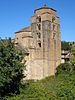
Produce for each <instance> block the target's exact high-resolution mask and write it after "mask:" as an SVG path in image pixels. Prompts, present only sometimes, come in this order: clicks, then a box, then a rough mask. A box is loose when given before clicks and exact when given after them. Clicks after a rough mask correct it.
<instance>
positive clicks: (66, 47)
mask: <svg viewBox="0 0 75 100" xmlns="http://www.w3.org/2000/svg"><path fill="white" fill-rule="evenodd" d="M61 49H62V50H71V45H70V44H69V42H66V41H62V42H61Z"/></svg>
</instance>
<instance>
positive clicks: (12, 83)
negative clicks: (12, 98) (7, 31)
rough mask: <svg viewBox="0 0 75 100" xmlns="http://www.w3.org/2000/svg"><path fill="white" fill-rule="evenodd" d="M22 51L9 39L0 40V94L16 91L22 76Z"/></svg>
mask: <svg viewBox="0 0 75 100" xmlns="http://www.w3.org/2000/svg"><path fill="white" fill-rule="evenodd" d="M22 58H23V57H22V52H20V51H19V50H18V51H17V50H16V48H15V46H14V44H13V43H12V41H11V39H6V40H0V96H5V95H9V94H11V93H18V92H19V86H20V83H21V79H22V78H23V66H24V65H23V64H22V63H21V61H22Z"/></svg>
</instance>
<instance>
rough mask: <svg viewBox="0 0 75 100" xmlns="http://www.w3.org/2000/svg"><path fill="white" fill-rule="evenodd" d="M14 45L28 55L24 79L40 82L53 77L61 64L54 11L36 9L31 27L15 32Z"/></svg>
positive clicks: (58, 29)
mask: <svg viewBox="0 0 75 100" xmlns="http://www.w3.org/2000/svg"><path fill="white" fill-rule="evenodd" d="M28 30H29V31H28ZM15 43H16V44H17V45H18V44H20V45H21V46H22V47H23V48H26V49H27V50H28V53H29V55H28V56H27V57H26V58H25V59H26V60H27V62H26V65H27V66H26V71H25V72H24V73H26V74H27V76H26V78H25V79H36V80H40V79H42V78H45V77H47V76H50V75H54V74H55V71H56V67H57V66H58V65H59V64H60V63H61V37H60V21H59V17H57V16H56V10H54V9H52V8H49V7H46V6H45V7H42V8H39V9H36V10H35V15H34V16H33V17H32V23H31V26H30V27H28V28H24V29H22V31H21V30H20V31H18V32H16V37H15Z"/></svg>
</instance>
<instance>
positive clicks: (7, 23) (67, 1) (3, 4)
mask: <svg viewBox="0 0 75 100" xmlns="http://www.w3.org/2000/svg"><path fill="white" fill-rule="evenodd" d="M45 3H46V5H47V6H49V7H52V8H54V9H56V10H57V16H60V24H61V38H62V40H65V41H75V0H0V37H1V38H5V37H12V38H14V37H15V32H16V31H18V30H20V29H21V28H23V27H25V26H29V25H30V23H31V16H33V15H34V10H35V9H37V8H39V7H42V6H43V5H44V4H45Z"/></svg>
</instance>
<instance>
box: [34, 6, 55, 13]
mask: <svg viewBox="0 0 75 100" xmlns="http://www.w3.org/2000/svg"><path fill="white" fill-rule="evenodd" d="M40 9H51V10H53V11H55V12H56V10H55V9H53V8H49V7H48V6H46V5H44V6H43V7H41V8H38V9H36V10H35V11H34V13H35V12H36V11H37V10H40Z"/></svg>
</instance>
